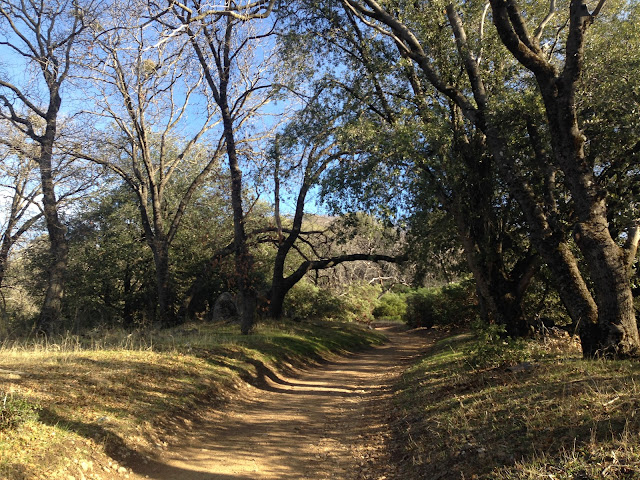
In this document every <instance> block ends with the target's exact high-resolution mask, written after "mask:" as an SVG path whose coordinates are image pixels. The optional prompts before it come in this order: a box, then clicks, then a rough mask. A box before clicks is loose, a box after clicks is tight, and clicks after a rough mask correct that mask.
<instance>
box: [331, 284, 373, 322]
mask: <svg viewBox="0 0 640 480" xmlns="http://www.w3.org/2000/svg"><path fill="white" fill-rule="evenodd" d="M381 292H382V289H381V287H380V286H379V285H368V284H359V285H358V284H356V285H351V286H350V287H349V290H348V291H347V293H346V294H345V295H343V296H341V297H340V298H341V299H342V301H343V302H344V305H345V311H344V312H343V317H342V318H341V320H346V321H349V322H362V323H369V322H371V321H373V318H374V315H373V310H374V308H375V307H376V305H377V304H378V296H379V295H380V293H381Z"/></svg>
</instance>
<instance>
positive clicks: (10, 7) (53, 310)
mask: <svg viewBox="0 0 640 480" xmlns="http://www.w3.org/2000/svg"><path fill="white" fill-rule="evenodd" d="M96 7H97V5H96V3H95V2H92V1H88V2H81V1H76V0H73V1H71V0H51V1H22V2H12V1H7V0H2V1H0V52H1V53H0V57H1V58H2V59H3V63H4V71H3V73H2V74H0V119H3V120H5V121H8V122H10V123H11V125H12V126H13V127H14V128H15V129H17V130H18V131H19V132H21V134H23V135H24V136H26V137H27V138H29V139H30V140H31V141H32V142H34V144H35V145H37V148H38V150H39V151H38V154H37V155H36V159H35V160H36V163H37V165H38V168H39V171H40V182H41V189H42V203H43V210H44V217H45V220H46V224H47V231H48V233H49V241H50V255H51V265H50V268H49V282H48V289H47V292H46V295H45V299H44V304H43V306H42V311H41V314H40V319H39V322H38V328H39V329H40V330H42V331H44V332H51V331H53V330H55V329H56V328H57V325H58V323H59V320H60V315H61V311H62V300H63V297H64V275H65V271H66V264H67V255H68V246H67V241H66V238H65V231H66V228H65V226H64V224H63V222H62V221H61V219H60V214H59V211H58V208H59V204H58V199H57V198H56V192H55V188H54V178H53V157H54V146H55V143H56V140H57V134H58V126H59V125H58V122H59V116H60V113H61V107H62V86H63V84H64V83H65V82H66V80H67V79H68V77H69V73H70V69H71V67H72V63H73V60H72V53H73V49H74V47H75V46H76V44H77V43H78V42H79V41H80V39H81V36H82V34H83V32H84V31H85V30H86V27H87V25H88V23H89V18H88V17H89V16H90V15H91V14H92V13H91V12H93V11H95V9H96ZM25 72H26V75H25Z"/></svg>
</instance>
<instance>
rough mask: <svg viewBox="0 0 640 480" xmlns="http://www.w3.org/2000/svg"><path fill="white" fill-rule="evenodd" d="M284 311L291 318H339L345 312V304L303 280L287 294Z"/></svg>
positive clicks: (329, 293)
mask: <svg viewBox="0 0 640 480" xmlns="http://www.w3.org/2000/svg"><path fill="white" fill-rule="evenodd" d="M284 311H285V312H286V314H287V316H289V317H291V318H303V319H313V318H337V317H339V316H341V315H342V313H343V312H344V303H343V301H342V300H341V299H340V298H339V297H337V296H335V295H333V294H332V293H331V292H330V291H328V290H325V289H322V288H318V287H316V286H315V285H312V284H311V283H309V282H306V281H304V280H303V281H301V282H298V283H297V284H296V285H295V286H294V287H293V288H292V289H291V290H290V291H289V293H288V294H287V297H286V298H285V301H284Z"/></svg>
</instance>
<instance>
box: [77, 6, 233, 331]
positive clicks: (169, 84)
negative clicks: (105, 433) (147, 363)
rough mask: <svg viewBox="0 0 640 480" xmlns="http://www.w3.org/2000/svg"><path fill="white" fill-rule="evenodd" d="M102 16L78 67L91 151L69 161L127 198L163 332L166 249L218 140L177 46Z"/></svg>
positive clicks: (215, 157)
mask: <svg viewBox="0 0 640 480" xmlns="http://www.w3.org/2000/svg"><path fill="white" fill-rule="evenodd" d="M107 13H108V15H109V18H108V19H105V21H103V22H102V24H101V26H102V31H100V32H97V34H96V37H95V39H94V48H93V49H92V55H91V56H90V57H89V58H87V60H88V63H87V66H86V67H87V70H88V72H89V79H90V80H91V81H92V82H93V84H95V86H96V87H97V90H98V91H99V92H100V93H101V95H100V96H99V97H98V98H96V108H95V109H94V110H93V111H91V112H88V113H89V115H91V116H92V117H93V119H94V120H93V121H92V122H90V123H91V124H95V125H97V126H98V128H97V130H96V131H95V132H93V133H92V134H91V135H90V137H89V138H90V139H92V141H93V145H88V144H78V145H76V146H75V150H74V154H75V155H77V156H78V157H82V158H86V159H89V160H91V161H93V162H95V163H98V164H101V165H104V166H105V167H107V168H109V169H110V170H111V171H113V172H115V173H116V174H117V175H119V176H120V177H121V178H122V179H123V180H124V181H125V183H126V184H127V185H128V186H129V188H131V190H132V191H133V192H134V193H135V195H136V197H137V199H138V209H139V211H140V217H141V221H142V226H143V228H144V233H145V235H144V238H145V241H146V243H147V245H148V246H149V248H150V249H151V251H152V252H153V259H154V264H155V271H156V286H157V287H156V293H157V300H158V314H157V320H158V322H159V323H160V324H162V325H167V324H170V323H173V322H174V321H175V318H174V314H175V312H174V310H173V302H172V301H171V287H170V257H169V251H170V247H171V245H172V243H173V240H174V239H175V237H176V234H177V232H178V230H179V228H180V225H181V222H182V220H183V218H184V214H185V211H186V210H187V208H188V207H189V205H190V203H191V200H192V198H193V196H194V195H195V194H196V193H197V192H198V190H199V189H200V188H201V187H202V186H203V185H204V184H205V183H206V182H207V181H208V180H210V177H211V175H212V174H214V173H215V172H216V169H217V168H218V167H219V161H220V157H221V155H222V149H223V143H224V139H223V138H219V139H218V141H217V142H214V145H213V146H210V145H208V143H210V139H209V138H208V137H207V132H209V131H211V130H212V129H213V128H215V127H216V125H217V123H218V121H217V117H216V111H215V105H213V106H212V105H211V102H210V101H209V99H208V98H207V96H206V95H203V91H202V80H203V75H202V72H201V70H200V69H199V68H198V67H195V68H194V65H193V63H192V62H191V60H190V59H189V58H188V56H187V55H186V54H185V51H184V46H183V45H181V44H179V43H177V42H168V41H163V40H164V39H163V36H162V35H163V31H162V28H161V27H159V25H157V24H154V23H152V24H150V25H145V24H144V22H143V20H142V18H143V17H142V15H143V11H136V10H135V8H134V7H133V6H132V7H131V8H129V9H127V10H126V12H125V11H122V10H121V9H120V6H116V5H114V6H112V8H111V9H109V10H108V12H107ZM109 23H112V25H111V26H110V27H109ZM102 119H106V120H107V121H108V122H109V123H108V124H107V125H106V126H105V125H104V122H102V121H101V120H102ZM105 129H106V131H105ZM182 137H184V138H182ZM98 139H101V140H98Z"/></svg>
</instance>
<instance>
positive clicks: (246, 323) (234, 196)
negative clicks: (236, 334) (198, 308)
mask: <svg viewBox="0 0 640 480" xmlns="http://www.w3.org/2000/svg"><path fill="white" fill-rule="evenodd" d="M221 110H222V120H223V125H224V135H225V140H226V146H227V159H228V161H229V170H230V172H231V207H232V210H233V238H234V253H235V267H236V279H237V282H238V300H239V303H240V306H241V308H242V313H241V319H240V330H241V331H242V333H243V334H244V335H247V334H249V333H250V332H251V330H252V328H253V324H254V322H255V313H256V292H255V288H254V286H253V257H252V255H251V253H250V252H249V248H248V246H247V234H246V232H245V229H244V209H243V206H242V170H241V169H240V165H239V163H238V153H237V150H236V142H235V136H234V132H233V120H232V118H231V113H230V111H229V107H228V105H227V99H226V96H224V97H223V99H222V101H221Z"/></svg>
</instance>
